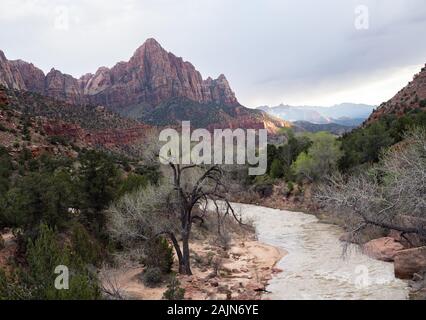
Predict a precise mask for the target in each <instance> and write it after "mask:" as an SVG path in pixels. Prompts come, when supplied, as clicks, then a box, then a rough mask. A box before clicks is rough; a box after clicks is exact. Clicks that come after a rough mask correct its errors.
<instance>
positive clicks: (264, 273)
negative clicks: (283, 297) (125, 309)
mask: <svg viewBox="0 0 426 320" xmlns="http://www.w3.org/2000/svg"><path fill="white" fill-rule="evenodd" d="M191 251H192V253H193V254H192V257H193V259H192V260H193V261H192V271H193V275H192V276H180V275H179V276H178V278H179V280H180V282H181V286H182V287H183V288H185V299H193V300H206V299H213V300H214V299H260V298H261V297H262V293H264V289H265V287H266V285H267V282H268V280H270V279H271V277H272V275H273V274H274V273H277V272H280V271H281V270H279V269H276V268H275V265H276V263H277V262H278V261H279V260H280V259H281V258H282V257H283V256H284V255H285V254H286V253H285V252H282V251H281V250H279V249H277V248H275V247H272V246H268V245H265V244H262V243H260V242H258V241H256V240H255V239H253V236H252V235H250V236H248V235H245V236H240V237H238V238H235V239H234V240H233V241H232V242H231V245H230V247H229V249H228V250H226V251H225V250H223V249H222V248H221V247H219V246H216V245H214V244H212V243H211V241H208V240H204V241H198V240H195V241H193V242H192V243H191ZM215 269H217V272H215V271H214V270H215ZM142 271H143V268H142V267H140V266H133V267H131V266H128V267H126V268H124V267H123V268H120V269H118V270H116V271H115V275H114V277H115V282H116V284H117V286H118V287H119V288H120V290H121V291H122V293H123V295H124V296H125V297H126V298H129V299H144V300H146V299H153V300H155V299H161V298H162V295H163V292H164V291H165V290H166V284H163V285H161V286H159V287H156V288H148V287H146V286H144V284H143V283H142V281H141V280H140V274H141V272H142Z"/></svg>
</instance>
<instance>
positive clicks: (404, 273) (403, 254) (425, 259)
mask: <svg viewBox="0 0 426 320" xmlns="http://www.w3.org/2000/svg"><path fill="white" fill-rule="evenodd" d="M394 266H395V276H396V277H397V278H400V279H411V278H412V277H413V275H414V274H415V273H420V272H421V271H422V270H424V269H426V247H419V248H413V249H407V250H401V251H398V252H397V253H396V254H395V257H394Z"/></svg>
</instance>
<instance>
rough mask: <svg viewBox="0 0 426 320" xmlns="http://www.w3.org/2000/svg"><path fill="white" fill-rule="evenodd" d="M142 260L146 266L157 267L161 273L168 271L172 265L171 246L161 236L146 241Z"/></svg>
mask: <svg viewBox="0 0 426 320" xmlns="http://www.w3.org/2000/svg"><path fill="white" fill-rule="evenodd" d="M144 253H145V256H144V258H143V260H142V262H143V264H145V266H146V267H147V268H159V269H160V271H161V272H162V273H170V271H171V270H172V266H173V260H174V256H173V247H172V246H171V245H170V244H169V243H168V241H167V240H166V239H165V238H163V237H157V238H155V239H153V240H151V241H148V242H147V243H146V245H145V248H144Z"/></svg>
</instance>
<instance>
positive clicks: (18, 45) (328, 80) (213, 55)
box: [0, 0, 426, 106]
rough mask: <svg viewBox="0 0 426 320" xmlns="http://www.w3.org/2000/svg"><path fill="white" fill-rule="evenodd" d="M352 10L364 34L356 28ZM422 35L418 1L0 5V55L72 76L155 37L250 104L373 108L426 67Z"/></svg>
mask: <svg viewBox="0 0 426 320" xmlns="http://www.w3.org/2000/svg"><path fill="white" fill-rule="evenodd" d="M360 4H362V5H366V6H367V7H368V8H369V13H370V28H369V29H368V30H363V31H359V30H356V29H355V27H354V21H355V7H356V6H357V5H360ZM425 30H426V6H425V5H424V0H410V1H406V0H393V1H387V0H347V1H341V0H323V1H316V0H298V1H292V0H250V1H246V0H180V1H174V0H151V1H147V0H143V1H136V0H124V1H120V2H118V1H101V0H92V1H90V2H89V1H83V0H73V1H71V0H69V1H66V0H63V1H47V0H21V1H19V0H18V1H12V0H2V10H1V12H0V49H2V50H4V51H5V53H6V55H7V56H8V57H9V58H11V59H15V58H22V59H24V60H28V61H31V62H33V63H34V64H36V65H38V66H39V67H41V68H42V69H43V70H45V71H48V70H49V69H50V68H51V67H55V68H57V69H60V70H62V71H63V72H66V73H70V74H72V75H74V76H80V75H82V74H84V73H86V72H94V71H96V69H97V68H98V67H100V66H103V65H106V66H112V65H113V64H114V63H116V62H118V61H121V60H127V59H128V58H129V57H130V56H131V55H132V53H133V52H134V50H135V49H136V48H137V47H138V46H139V45H141V44H142V43H143V41H144V40H145V39H146V38H149V37H155V38H156V39H157V40H158V41H159V42H160V43H161V44H162V45H163V46H164V47H165V48H166V49H168V50H170V51H172V52H174V53H175V54H176V55H179V56H182V57H183V58H184V59H186V60H188V61H191V62H192V63H193V64H194V65H195V66H196V68H197V69H199V70H200V71H201V73H202V74H203V76H204V77H207V76H208V75H211V76H217V75H219V74H220V73H225V74H226V75H227V77H228V79H229V80H230V82H231V85H232V86H233V88H234V90H235V91H236V93H237V96H238V98H239V99H240V101H241V102H242V103H243V104H246V105H249V106H256V105H257V104H276V103H279V102H281V101H283V102H286V103H302V104H303V103H312V102H316V101H318V103H319V104H321V103H322V104H325V103H330V102H332V101H334V100H333V99H340V100H352V101H354V100H357V101H355V102H367V103H379V102H380V101H382V100H385V99H388V98H390V96H389V95H391V93H392V92H393V91H394V90H396V89H397V88H398V86H402V85H404V84H405V82H406V81H408V79H407V77H408V75H409V72H407V71H405V72H402V70H406V68H407V67H410V66H411V68H412V70H416V68H418V67H419V65H421V64H424V63H425V62H426V42H425V41H423V34H424V31H425ZM410 70H411V69H410ZM388 78H392V79H394V80H395V81H393V82H392V84H393V86H394V87H390V86H389V85H384V84H385V83H386V81H387V79H388ZM369 82H371V83H372V86H371V89H370V90H369V89H368V83H369ZM381 83H383V85H381ZM366 86H367V87H366ZM357 88H359V90H358V89H357ZM378 88H381V89H378ZM373 89H374V91H373ZM334 102H335V103H339V102H342V101H334Z"/></svg>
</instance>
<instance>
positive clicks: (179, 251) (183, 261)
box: [108, 163, 241, 275]
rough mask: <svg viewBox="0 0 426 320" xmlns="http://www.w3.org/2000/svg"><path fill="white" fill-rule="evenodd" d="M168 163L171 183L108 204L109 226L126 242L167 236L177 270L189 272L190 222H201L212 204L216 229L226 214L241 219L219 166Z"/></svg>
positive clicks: (113, 232)
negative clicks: (176, 260) (177, 263)
mask: <svg viewBox="0 0 426 320" xmlns="http://www.w3.org/2000/svg"><path fill="white" fill-rule="evenodd" d="M169 167H170V169H171V171H172V181H171V183H170V184H168V183H164V184H162V185H160V186H148V187H147V188H146V189H143V190H139V191H138V192H136V193H133V194H128V195H125V196H124V197H123V198H122V199H120V200H119V201H118V202H117V203H115V204H113V205H112V206H111V207H110V208H109V210H108V213H109V221H110V223H109V228H110V232H111V234H112V235H113V236H115V237H116V238H117V239H118V240H120V241H121V242H122V243H124V244H128V245H135V244H137V243H138V242H140V241H145V240H149V239H151V238H153V237H156V236H160V235H164V236H167V237H168V238H169V239H170V241H171V242H172V244H173V246H174V249H175V251H176V255H177V257H178V260H179V273H181V274H187V275H190V274H191V273H192V272H191V267H190V251H189V239H190V235H191V228H192V225H193V224H194V223H195V222H196V221H199V222H200V223H203V222H204V218H205V215H206V214H209V213H211V212H212V210H209V209H210V208H212V207H213V208H214V210H213V213H214V214H215V215H216V217H217V219H218V230H217V231H218V232H219V233H220V232H221V227H220V226H221V222H222V221H223V220H224V217H225V216H229V215H231V216H232V217H234V218H235V219H236V220H237V221H238V222H239V223H241V219H240V218H239V217H238V216H237V215H236V213H235V211H234V209H233V208H232V206H231V204H230V202H229V201H228V200H227V198H226V187H225V185H224V184H223V183H222V177H223V172H222V170H221V169H220V167H219V166H217V165H215V166H211V167H208V168H204V167H201V166H198V165H188V166H181V165H178V164H172V163H170V165H169ZM197 173H198V175H197ZM178 237H179V238H180V239H178ZM179 240H180V241H181V244H180V241H179Z"/></svg>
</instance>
